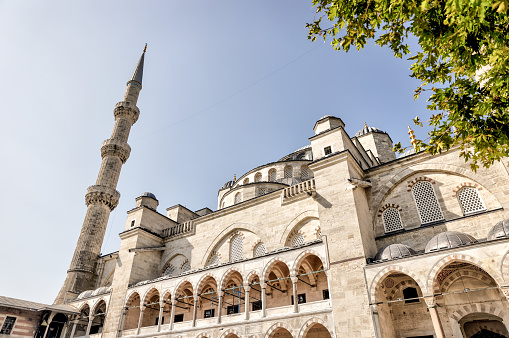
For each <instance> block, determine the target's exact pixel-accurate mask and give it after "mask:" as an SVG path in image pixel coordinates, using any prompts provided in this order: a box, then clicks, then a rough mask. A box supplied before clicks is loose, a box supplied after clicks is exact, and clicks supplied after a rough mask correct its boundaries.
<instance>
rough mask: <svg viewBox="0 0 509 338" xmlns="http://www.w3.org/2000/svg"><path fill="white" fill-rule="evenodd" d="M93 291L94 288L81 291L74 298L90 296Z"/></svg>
mask: <svg viewBox="0 0 509 338" xmlns="http://www.w3.org/2000/svg"><path fill="white" fill-rule="evenodd" d="M93 292H94V290H87V291H83V292H82V293H80V294H79V295H78V297H77V298H76V299H83V298H88V297H90V296H92V293H93Z"/></svg>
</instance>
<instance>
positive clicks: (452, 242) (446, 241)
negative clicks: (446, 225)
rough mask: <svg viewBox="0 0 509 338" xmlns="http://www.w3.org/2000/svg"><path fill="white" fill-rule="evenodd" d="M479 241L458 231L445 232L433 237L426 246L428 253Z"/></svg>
mask: <svg viewBox="0 0 509 338" xmlns="http://www.w3.org/2000/svg"><path fill="white" fill-rule="evenodd" d="M476 241H477V240H476V239H475V238H474V237H472V236H470V235H467V234H464V233H462V232H458V231H445V232H442V233H439V234H438V235H436V236H435V237H433V238H432V239H431V240H430V241H429V242H428V244H426V249H425V250H424V251H425V252H426V253H428V252H434V251H439V250H443V249H449V248H456V247H458V246H462V245H466V244H470V243H474V242H476Z"/></svg>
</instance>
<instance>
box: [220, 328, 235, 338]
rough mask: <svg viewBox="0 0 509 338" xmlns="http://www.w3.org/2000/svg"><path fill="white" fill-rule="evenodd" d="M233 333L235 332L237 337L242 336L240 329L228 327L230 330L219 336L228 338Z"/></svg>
mask: <svg viewBox="0 0 509 338" xmlns="http://www.w3.org/2000/svg"><path fill="white" fill-rule="evenodd" d="M231 334H234V335H236V336H237V337H240V334H239V331H237V330H235V329H228V330H226V331H224V332H223V334H222V335H221V336H220V337H219V338H226V337H228V336H229V335H231Z"/></svg>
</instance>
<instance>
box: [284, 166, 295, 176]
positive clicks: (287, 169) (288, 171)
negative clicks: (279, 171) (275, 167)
mask: <svg viewBox="0 0 509 338" xmlns="http://www.w3.org/2000/svg"><path fill="white" fill-rule="evenodd" d="M292 177H293V168H292V167H291V166H289V165H287V166H286V167H285V178H292Z"/></svg>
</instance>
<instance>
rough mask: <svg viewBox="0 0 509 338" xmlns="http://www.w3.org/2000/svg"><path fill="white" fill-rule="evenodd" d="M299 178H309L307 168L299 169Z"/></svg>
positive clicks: (305, 166) (304, 166)
mask: <svg viewBox="0 0 509 338" xmlns="http://www.w3.org/2000/svg"><path fill="white" fill-rule="evenodd" d="M300 178H302V179H303V180H306V179H308V178H309V168H308V166H307V165H303V166H302V167H300Z"/></svg>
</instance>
